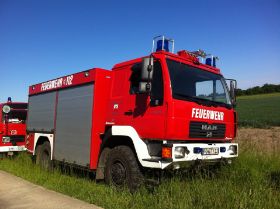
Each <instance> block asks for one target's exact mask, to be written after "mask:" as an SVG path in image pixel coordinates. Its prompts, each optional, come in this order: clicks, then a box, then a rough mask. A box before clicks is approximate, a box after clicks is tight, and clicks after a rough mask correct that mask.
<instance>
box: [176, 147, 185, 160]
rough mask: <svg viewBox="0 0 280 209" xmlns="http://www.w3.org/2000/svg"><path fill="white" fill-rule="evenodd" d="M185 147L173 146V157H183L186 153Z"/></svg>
mask: <svg viewBox="0 0 280 209" xmlns="http://www.w3.org/2000/svg"><path fill="white" fill-rule="evenodd" d="M186 151H187V148H186V147H175V150H174V156H175V158H184V157H185V154H186Z"/></svg>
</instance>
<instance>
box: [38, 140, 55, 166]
mask: <svg viewBox="0 0 280 209" xmlns="http://www.w3.org/2000/svg"><path fill="white" fill-rule="evenodd" d="M36 164H38V165H40V167H41V168H42V169H44V170H51V169H52V162H51V146H50V143H49V142H48V141H45V142H44V143H43V144H41V145H38V146H37V148H36Z"/></svg>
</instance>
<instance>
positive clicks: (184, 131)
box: [26, 50, 238, 178]
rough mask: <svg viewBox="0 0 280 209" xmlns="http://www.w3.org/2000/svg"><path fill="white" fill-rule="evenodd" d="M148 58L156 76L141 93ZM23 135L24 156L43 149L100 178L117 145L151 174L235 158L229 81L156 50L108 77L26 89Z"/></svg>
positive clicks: (91, 73)
mask: <svg viewBox="0 0 280 209" xmlns="http://www.w3.org/2000/svg"><path fill="white" fill-rule="evenodd" d="M151 57H152V58H153V59H151ZM145 58H146V59H148V60H150V62H152V66H153V75H152V76H151V79H150V80H148V81H146V82H144V84H146V87H147V88H148V87H149V86H147V83H148V85H149V84H150V85H151V86H152V87H151V90H150V91H149V90H147V91H146V92H143V91H142V90H141V88H140V87H139V86H141V85H140V84H142V83H143V82H142V80H141V79H140V77H141V73H142V71H141V70H142V69H143V65H144V64H143V62H142V60H143V59H145ZM149 76H150V75H149ZM141 82H142V83H141ZM211 89H212V90H211ZM141 91H142V92H141ZM27 132H28V136H27V145H26V148H27V149H28V151H29V152H31V153H33V154H34V155H40V154H38V153H40V150H41V149H42V147H48V148H47V149H46V151H47V154H48V157H49V158H50V159H52V160H57V161H61V162H66V163H71V164H76V165H79V166H82V167H85V168H88V169H90V170H96V171H97V178H104V176H105V178H106V175H109V174H106V173H107V172H106V169H107V168H106V167H109V165H108V164H106V161H108V160H107V158H108V156H109V158H110V151H111V150H114V148H116V147H119V146H127V147H129V148H130V149H131V150H132V153H134V156H135V158H136V160H137V162H138V164H139V165H140V166H141V167H143V168H152V169H169V168H175V169H177V168H180V167H181V166H183V165H184V164H186V163H193V162H196V161H205V162H219V161H221V160H224V159H226V160H229V159H231V158H234V157H237V155H238V152H237V149H238V146H237V144H235V143H232V142H233V139H234V137H235V134H236V112H235V110H234V108H233V104H232V101H231V100H230V95H229V89H228V87H227V85H226V82H225V81H224V78H223V76H222V75H221V73H220V70H219V69H218V68H216V67H215V66H210V65H209V64H203V63H201V62H199V59H198V57H197V56H195V55H194V54H193V53H190V52H187V51H180V52H178V54H174V53H170V52H168V51H167V50H157V51H156V52H153V53H152V54H151V55H150V56H149V57H144V58H143V57H142V58H138V59H134V60H130V61H127V62H123V63H120V64H117V65H115V66H114V67H113V69H112V70H111V71H109V70H104V69H99V68H93V69H90V70H87V71H83V72H79V73H75V74H72V75H68V76H64V77H61V78H57V79H54V80H50V81H46V82H43V83H39V84H35V85H32V86H30V87H29V108H28V125H27ZM120 150H121V149H120ZM124 154H127V152H126V153H124ZM112 158H113V157H112ZM110 159H111V158H110ZM113 165H116V167H118V166H119V165H118V160H116V164H113ZM108 172H109V171H108Z"/></svg>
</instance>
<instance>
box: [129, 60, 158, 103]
mask: <svg viewBox="0 0 280 209" xmlns="http://www.w3.org/2000/svg"><path fill="white" fill-rule="evenodd" d="M141 68H142V63H136V64H135V65H133V66H132V67H131V71H132V73H131V76H130V94H136V93H138V89H139V83H140V81H141V79H140V77H141ZM151 100H152V102H153V103H155V104H156V105H160V104H162V102H163V78H162V68H161V65H160V63H159V62H157V61H156V62H154V72H153V79H152V91H151Z"/></svg>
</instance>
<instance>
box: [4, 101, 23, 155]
mask: <svg viewBox="0 0 280 209" xmlns="http://www.w3.org/2000/svg"><path fill="white" fill-rule="evenodd" d="M0 108H1V111H0V118H1V121H0V138H1V140H0V155H1V156H2V155H7V154H8V155H13V153H14V152H18V151H23V150H25V133H26V132H25V131H26V124H25V121H26V114H27V103H22V102H12V100H11V98H10V97H9V98H8V101H7V102H6V103H0Z"/></svg>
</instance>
